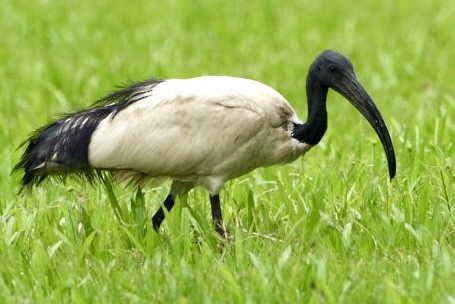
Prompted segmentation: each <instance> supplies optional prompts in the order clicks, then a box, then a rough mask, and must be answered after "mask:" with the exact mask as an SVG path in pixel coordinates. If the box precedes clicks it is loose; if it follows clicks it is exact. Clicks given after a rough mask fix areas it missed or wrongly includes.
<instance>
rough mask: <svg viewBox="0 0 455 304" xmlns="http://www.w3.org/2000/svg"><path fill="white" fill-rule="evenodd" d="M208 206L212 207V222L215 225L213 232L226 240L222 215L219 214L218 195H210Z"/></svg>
mask: <svg viewBox="0 0 455 304" xmlns="http://www.w3.org/2000/svg"><path fill="white" fill-rule="evenodd" d="M210 206H211V207H212V220H213V224H214V225H215V231H216V232H218V234H219V235H221V236H222V237H223V238H226V237H227V236H228V235H227V232H226V230H225V229H224V224H223V215H222V214H221V205H220V195H219V194H215V195H210Z"/></svg>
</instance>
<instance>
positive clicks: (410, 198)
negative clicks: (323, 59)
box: [0, 0, 455, 303]
mask: <svg viewBox="0 0 455 304" xmlns="http://www.w3.org/2000/svg"><path fill="white" fill-rule="evenodd" d="M453 16H455V2H454V1H449V0H446V1H418V2H416V1H410V0H403V1H392V0H386V1H368V2H367V1H361V0H353V1H337V2H335V1H328V0H321V1H309V0H305V1H303V0H302V1H254V0H253V1H213V0H201V1H193V2H191V1H183V0H174V1H134V2H133V1H131V2H124V1H85V0H84V1H77V2H75V1H65V0H64V1H44V0H43V1H21V0H19V1H11V0H4V1H2V2H1V3H0V33H1V37H2V39H1V40H2V43H1V45H0V81H1V90H0V100H1V103H0V107H1V108H0V110H1V111H0V147H1V150H0V153H1V157H2V161H1V162H0V174H1V178H0V187H1V188H0V302H2V303H19V302H20V303H29V302H48V301H49V300H51V301H53V302H57V303H61V302H74V303H87V302H131V303H145V302H150V301H153V302H169V303H224V302H231V303H245V302H246V303H248V302H249V303H256V302H263V303H275V302H277V303H278V302H279V303H297V302H300V303H319V302H325V303H355V302H364V303H365V302H367V303H375V302H380V303H399V302H403V303H413V302H415V303H428V302H433V303H455V280H454V277H455V215H454V212H455V211H454V208H455V206H454V194H453V193H455V192H454V191H455V189H454V188H455V173H454V164H453V163H454V156H455V149H454V142H455V120H454V117H455V89H454V88H455V87H454V79H455V72H454V71H455V60H453V58H454V57H453V50H454V47H455V34H454V32H453V29H454V28H455V18H454V17H453ZM327 48H331V49H336V50H338V51H340V52H342V53H344V54H345V55H347V56H348V57H349V58H350V59H351V60H352V62H353V64H354V67H355V69H356V73H357V75H358V77H359V79H360V81H361V82H362V83H363V84H364V86H365V87H366V88H367V90H368V91H369V93H370V95H371V96H372V97H373V99H374V100H375V102H376V103H377V105H378V107H379V109H380V110H381V113H382V114H383V116H384V118H385V121H386V123H387V124H388V126H389V130H390V132H391V135H392V140H393V142H394V145H395V150H396V155H397V170H398V171H397V177H396V178H395V179H394V180H393V181H392V182H391V183H390V182H389V180H388V172H387V166H386V162H385V156H384V153H383V151H382V147H381V145H380V142H379V139H378V138H377V137H376V135H375V133H374V131H373V130H372V129H371V127H370V126H369V125H368V123H367V122H366V121H365V120H364V119H363V118H362V116H361V115H360V114H359V113H358V112H357V111H356V110H355V109H354V108H353V107H352V106H351V105H349V103H347V102H346V101H345V100H343V98H342V97H340V96H338V95H337V94H334V93H333V92H331V93H329V98H328V99H329V100H328V113H329V129H328V131H327V133H326V135H325V137H324V138H323V140H322V142H321V143H320V144H319V145H318V146H317V147H316V148H314V149H313V150H311V151H310V152H309V153H308V154H307V155H306V156H305V157H304V158H302V159H299V160H297V161H296V162H294V163H292V164H290V165H286V166H276V167H271V168H266V169H258V170H256V171H254V172H252V173H250V174H248V175H246V176H244V177H241V178H239V179H236V180H233V181H231V182H229V183H228V184H226V187H225V191H223V192H222V195H221V199H222V207H223V215H224V217H225V221H226V224H227V225H228V227H229V228H230V230H231V232H232V234H233V236H234V238H235V240H234V241H233V242H232V243H230V244H227V245H226V246H225V248H224V250H223V251H222V252H221V250H220V248H219V246H218V245H217V244H218V240H217V238H216V236H215V235H214V234H213V232H212V227H211V225H210V207H209V203H208V195H207V193H206V192H205V191H203V190H196V191H193V192H191V193H190V194H189V195H188V197H187V199H186V200H182V201H180V202H179V203H178V204H177V207H176V208H175V210H173V212H172V213H171V214H170V215H169V216H168V218H167V219H166V221H165V224H164V225H163V229H162V231H161V232H160V234H159V235H157V234H156V233H154V232H153V230H152V229H151V225H150V217H151V215H152V214H153V212H154V211H155V210H156V209H157V208H158V206H159V204H160V203H161V201H162V200H163V199H164V197H165V195H166V194H167V191H168V187H169V185H165V186H164V187H162V188H158V189H150V188H147V189H146V191H145V192H144V196H143V197H142V196H140V195H137V194H136V193H135V189H134V188H133V189H131V188H126V189H125V188H123V187H120V186H114V188H113V193H111V196H110V197H109V195H108V193H109V192H107V191H106V189H105V187H104V186H103V185H96V186H95V187H92V186H90V185H82V184H80V183H78V182H76V181H73V180H71V179H70V180H68V181H67V182H66V183H65V184H61V183H48V184H44V185H43V187H42V188H38V189H36V190H35V191H33V192H31V193H28V194H26V195H24V196H18V195H17V192H18V190H19V181H20V177H21V176H20V174H13V175H10V172H11V169H12V167H13V165H14V164H15V163H16V162H17V161H18V159H19V157H20V154H21V152H22V150H16V148H17V146H18V145H19V144H20V143H21V142H22V141H23V140H24V139H25V138H26V136H28V135H29V134H30V133H31V132H32V131H33V130H34V129H36V128H38V127H40V126H42V125H43V124H45V123H47V122H48V121H50V120H51V119H52V118H53V117H56V115H57V114H58V113H62V112H67V111H71V110H75V109H80V108H82V107H86V106H88V105H90V104H91V103H92V102H93V101H94V100H96V99H98V98H100V97H102V96H103V95H104V94H105V93H107V92H109V91H110V90H112V89H113V88H114V87H115V86H116V85H124V84H127V83H129V82H131V81H134V80H143V79H146V78H148V77H152V76H153V77H159V78H186V77H192V76H199V75H232V76H239V77H246V78H253V79H256V80H259V81H261V82H264V83H266V84H268V85H270V86H272V87H274V88H276V89H277V90H278V91H280V92H281V93H282V94H283V95H284V96H285V97H286V98H287V99H288V100H289V101H290V103H291V104H292V105H293V106H294V107H295V109H296V111H297V112H298V113H299V114H300V116H301V117H302V119H305V118H306V111H307V108H306V99H305V78H306V73H307V70H308V67H309V65H310V64H311V62H312V60H313V59H314V58H315V57H316V56H317V55H318V54H319V53H320V52H321V51H322V50H324V49H327ZM114 193H115V194H114ZM115 198H116V199H117V200H118V203H119V206H120V209H121V214H122V220H119V219H118V218H117V217H116V215H115V213H114V210H113V208H112V201H113V200H114V199H115ZM144 226H145V235H144V234H143V232H144Z"/></svg>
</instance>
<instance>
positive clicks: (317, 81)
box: [307, 50, 396, 178]
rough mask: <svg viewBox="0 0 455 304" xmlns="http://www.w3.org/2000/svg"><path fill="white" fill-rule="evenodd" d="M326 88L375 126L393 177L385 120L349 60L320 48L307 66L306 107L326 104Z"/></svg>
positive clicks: (392, 152) (391, 151)
mask: <svg viewBox="0 0 455 304" xmlns="http://www.w3.org/2000/svg"><path fill="white" fill-rule="evenodd" d="M328 88H331V89H333V90H335V91H337V92H338V93H340V94H341V95H343V96H344V97H345V98H346V99H347V100H349V102H351V103H352V104H353V105H354V106H355V107H356V108H357V110H359V111H360V113H362V115H363V116H364V117H365V118H366V119H367V120H368V122H369V123H370V124H371V126H372V127H373V128H374V130H375V131H376V133H377V134H378V136H379V138H380V140H381V143H382V145H383V147H384V150H385V153H386V156H387V161H388V165H389V174H390V178H393V177H394V176H395V171H396V164H395V152H394V149H393V145H392V140H391V139H390V135H389V132H388V130H387V127H386V125H385V122H384V120H383V118H382V116H381V114H380V113H379V110H378V108H377V107H376V105H375V104H374V102H373V100H372V99H371V97H370V96H369V95H368V93H367V91H366V90H365V89H364V88H363V86H362V84H361V83H360V82H359V80H358V79H357V77H356V75H355V73H354V68H353V66H352V63H351V62H350V61H349V59H348V58H346V57H345V56H343V55H341V54H340V53H338V52H336V51H332V50H327V51H324V52H322V53H321V54H320V55H319V56H318V57H317V58H316V60H315V61H314V62H313V64H312V65H311V67H310V71H309V75H308V79H307V94H308V102H309V111H312V109H317V108H318V107H325V102H326V100H325V96H326V94H327V90H328ZM314 112H316V111H314ZM310 114H311V113H310ZM309 116H311V115H309Z"/></svg>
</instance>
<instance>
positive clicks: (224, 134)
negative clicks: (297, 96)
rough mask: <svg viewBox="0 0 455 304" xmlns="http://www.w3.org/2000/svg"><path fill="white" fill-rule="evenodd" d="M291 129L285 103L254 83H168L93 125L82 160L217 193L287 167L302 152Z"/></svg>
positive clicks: (231, 80)
mask: <svg viewBox="0 0 455 304" xmlns="http://www.w3.org/2000/svg"><path fill="white" fill-rule="evenodd" d="M293 123H301V122H300V121H299V120H298V119H297V117H296V115H295V113H294V111H293V110H292V108H291V106H290V105H289V103H288V102H287V101H286V100H285V99H284V97H283V96H281V95H280V94H279V93H278V92H276V91H275V90H273V89H272V88H270V87H268V86H266V85H264V84H261V83H259V82H256V81H253V80H247V79H241V78H234V77H223V76H218V77H217V76H205V77H198V78H192V79H185V80H167V81H165V82H163V83H161V84H159V85H158V86H157V87H156V88H155V89H154V90H153V91H151V92H149V93H148V94H147V95H145V96H143V99H141V100H139V101H137V102H135V103H134V104H132V105H130V106H129V107H127V108H125V109H124V110H123V111H121V112H119V113H118V114H116V115H115V116H113V114H111V115H109V116H107V117H106V118H104V120H102V121H101V122H100V124H99V126H98V128H97V129H96V131H95V132H94V133H93V136H92V140H91V142H90V145H89V153H88V154H89V162H90V165H91V166H92V167H95V168H109V169H115V170H125V171H126V172H117V175H119V176H122V173H123V174H124V176H127V177H129V178H133V179H143V178H144V174H145V175H146V176H145V179H147V178H162V177H169V178H171V179H173V180H175V181H179V182H184V183H186V184H187V186H188V187H187V190H189V189H191V188H193V187H194V186H202V187H205V188H206V189H207V190H208V191H209V192H210V193H211V194H216V193H218V192H219V191H220V189H221V187H222V186H223V184H224V183H225V182H226V181H227V180H229V179H232V178H235V177H238V176H241V175H243V174H245V173H247V172H249V171H251V170H253V169H254V168H257V167H261V166H268V165H272V164H277V163H285V162H290V161H293V160H294V159H296V158H297V157H298V156H300V155H302V154H303V153H304V152H305V151H306V150H308V149H309V147H310V146H309V145H307V144H305V143H300V142H299V141H298V140H297V139H292V137H291V132H292V128H293ZM138 143H140V144H138ZM131 171H134V172H137V174H134V172H131ZM160 180H162V179H160ZM176 194H177V193H176ZM178 194H181V193H178Z"/></svg>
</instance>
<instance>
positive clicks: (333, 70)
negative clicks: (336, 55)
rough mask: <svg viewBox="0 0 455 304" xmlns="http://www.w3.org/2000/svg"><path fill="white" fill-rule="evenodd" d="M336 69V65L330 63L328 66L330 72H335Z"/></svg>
mask: <svg viewBox="0 0 455 304" xmlns="http://www.w3.org/2000/svg"><path fill="white" fill-rule="evenodd" d="M336 70H337V67H336V66H334V65H330V66H329V71H330V72H335V71H336Z"/></svg>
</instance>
